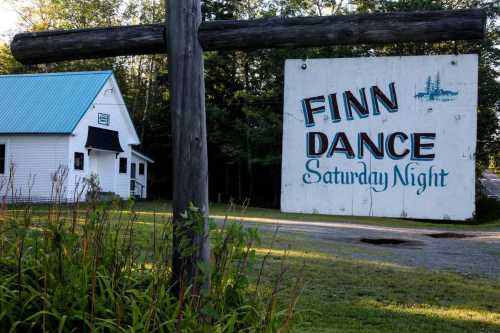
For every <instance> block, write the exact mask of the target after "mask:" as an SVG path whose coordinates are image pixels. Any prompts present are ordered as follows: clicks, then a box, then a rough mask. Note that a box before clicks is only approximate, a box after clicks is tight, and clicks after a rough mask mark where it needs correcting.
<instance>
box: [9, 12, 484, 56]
mask: <svg viewBox="0 0 500 333" xmlns="http://www.w3.org/2000/svg"><path fill="white" fill-rule="evenodd" d="M485 24H486V14H485V12H484V11H483V10H480V9H467V10H454V11H421V12H395V13H384V14H368V15H346V16H320V17H297V18H278V17H275V18H266V19H259V20H250V21H214V22H204V23H202V24H201V25H200V28H199V31H198V37H199V41H200V43H201V45H202V47H203V49H204V50H229V49H257V48H277V47H309V46H327V45H340V44H362V43H376V44H379V43H394V42H409V41H416V42H419V41H427V42H436V41H443V40H472V39H481V38H483V37H484V34H485V30H486V28H485ZM169 26H170V24H169ZM193 33H195V31H194V32H193ZM165 35H166V33H165V25H164V24H153V25H145V26H127V27H111V28H97V29H85V30H70V31H49V32H39V33H23V34H18V35H16V36H15V37H14V39H13V41H12V44H11V49H12V53H13V55H14V57H15V58H16V59H17V60H18V61H20V62H22V63H25V64H34V63H45V62H53V61H62V60H74V59H88V58H102V57H110V56H120V55H135V54H150V53H163V52H165V50H166V49H167V46H166V39H165Z"/></svg>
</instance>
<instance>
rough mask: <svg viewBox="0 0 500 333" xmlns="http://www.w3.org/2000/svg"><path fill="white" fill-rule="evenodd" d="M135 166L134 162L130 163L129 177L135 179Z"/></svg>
mask: <svg viewBox="0 0 500 333" xmlns="http://www.w3.org/2000/svg"><path fill="white" fill-rule="evenodd" d="M135 168H136V166H135V163H132V164H131V165H130V178H132V179H135Z"/></svg>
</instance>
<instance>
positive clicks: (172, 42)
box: [166, 0, 210, 295]
mask: <svg viewBox="0 0 500 333" xmlns="http://www.w3.org/2000/svg"><path fill="white" fill-rule="evenodd" d="M166 8H167V18H166V21H167V25H168V29H167V31H168V37H167V39H168V43H167V45H168V67H169V68H168V73H169V79H170V96H171V100H170V110H171V113H172V137H173V167H174V172H173V203H172V206H173V214H174V215H173V225H174V236H173V246H174V249H173V268H172V269H173V272H172V273H173V276H172V278H173V283H174V285H173V290H172V291H173V292H174V293H177V295H179V293H180V292H182V291H183V290H185V287H187V286H189V285H190V284H193V283H194V285H193V289H192V292H193V293H194V294H199V290H200V288H208V287H209V281H210V279H209V278H210V276H209V274H206V276H203V277H202V276H200V275H199V274H200V271H199V269H198V264H207V263H208V261H209V244H208V236H207V233H208V226H207V216H208V160H207V133H206V115H205V83H204V77H203V50H202V48H201V46H200V44H199V42H198V38H197V31H198V27H199V25H200V23H201V5H200V0H169V1H166ZM190 203H192V204H193V205H195V206H196V207H198V208H199V209H200V210H201V212H202V214H203V216H204V225H203V232H201V233H197V232H196V231H194V230H192V228H188V227H186V223H185V221H184V220H183V218H182V216H181V215H182V214H183V213H184V212H185V211H186V210H187V209H188V207H189V204H190ZM185 237H188V238H189V239H188V240H189V244H192V246H194V252H193V255H191V256H189V257H185V256H184V257H183V256H182V253H181V252H182V251H181V250H182V249H180V248H179V246H180V243H181V242H180V240H181V239H185ZM204 266H205V267H207V265H204Z"/></svg>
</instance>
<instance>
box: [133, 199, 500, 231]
mask: <svg viewBox="0 0 500 333" xmlns="http://www.w3.org/2000/svg"><path fill="white" fill-rule="evenodd" d="M136 210H137V211H138V212H139V213H143V214H142V215H143V216H144V217H145V218H146V219H148V215H150V214H151V213H152V212H153V211H155V210H156V211H159V212H170V211H171V204H170V202H168V201H143V202H137V203H136ZM490 210H496V213H495V212H491V214H490V215H491V216H489V217H488V218H484V219H481V220H479V221H465V222H463V221H462V222H461V221H438V220H412V219H396V218H379V217H363V216H361V217H360V216H331V215H320V214H298V213H282V212H281V211H280V210H279V209H269V208H257V207H248V208H246V209H244V210H243V209H242V208H241V207H230V206H229V205H225V204H211V205H210V215H211V216H212V217H218V218H220V217H224V216H226V215H227V216H229V217H233V218H237V217H243V218H249V219H277V220H293V221H306V222H307V221H313V222H337V223H360V224H368V225H379V226H386V227H402V228H431V229H432V228H435V229H450V230H491V229H500V204H499V205H496V206H493V207H492V208H490Z"/></svg>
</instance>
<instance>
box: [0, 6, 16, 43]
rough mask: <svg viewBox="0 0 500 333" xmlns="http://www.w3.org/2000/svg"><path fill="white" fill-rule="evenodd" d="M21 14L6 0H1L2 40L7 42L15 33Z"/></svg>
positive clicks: (0, 33)
mask: <svg viewBox="0 0 500 333" xmlns="http://www.w3.org/2000/svg"><path fill="white" fill-rule="evenodd" d="M18 19H19V14H18V13H17V12H16V11H15V10H14V8H13V6H12V5H11V4H9V2H8V1H6V0H0V42H7V41H9V40H10V38H12V36H13V35H14V32H15V31H14V29H15V27H16V23H17V21H18Z"/></svg>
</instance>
